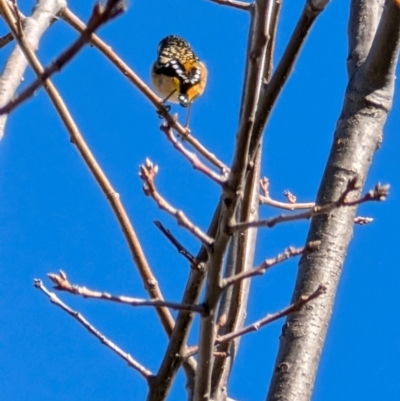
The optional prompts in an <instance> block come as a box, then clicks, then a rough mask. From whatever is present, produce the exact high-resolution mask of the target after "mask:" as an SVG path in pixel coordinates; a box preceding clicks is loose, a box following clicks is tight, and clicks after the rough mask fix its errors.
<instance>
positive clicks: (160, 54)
mask: <svg viewBox="0 0 400 401" xmlns="http://www.w3.org/2000/svg"><path fill="white" fill-rule="evenodd" d="M151 80H152V83H153V86H154V88H155V89H156V91H157V92H158V93H159V95H160V96H162V97H163V98H164V100H163V103H164V102H166V101H167V100H168V101H170V102H172V103H179V104H180V105H181V106H183V107H189V106H191V104H192V102H193V101H194V100H195V99H197V98H198V97H199V96H200V95H202V93H203V92H204V89H205V87H206V83H207V68H206V66H205V65H204V63H202V62H201V61H200V60H199V58H198V57H197V56H196V55H195V54H194V52H193V50H192V48H191V46H190V44H189V43H188V42H187V41H186V40H184V39H182V38H180V37H179V36H176V35H170V36H167V37H165V38H164V39H163V40H162V41H161V42H160V44H159V45H158V49H157V60H156V61H155V63H154V64H153V66H152V69H151Z"/></svg>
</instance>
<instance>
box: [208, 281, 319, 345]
mask: <svg viewBox="0 0 400 401" xmlns="http://www.w3.org/2000/svg"><path fill="white" fill-rule="evenodd" d="M325 292H326V286H325V285H323V284H320V285H319V287H318V288H317V289H316V290H315V291H314V292H313V293H312V294H310V295H301V296H300V297H299V299H298V300H297V301H296V302H294V303H292V304H291V305H290V306H288V307H286V308H284V309H282V310H281V311H279V312H276V313H273V314H270V315H267V316H265V317H264V318H262V319H260V320H258V321H257V322H255V323H252V324H250V325H249V326H246V327H243V329H241V330H239V331H236V332H234V333H229V334H226V335H224V336H221V337H217V339H216V341H215V343H216V344H221V343H223V342H226V341H231V340H233V339H234V338H236V337H240V336H243V335H244V334H247V333H251V332H253V331H257V330H259V329H260V327H263V326H265V325H267V324H269V323H272V322H274V321H275V320H278V319H280V318H282V317H284V316H287V315H289V314H290V313H293V312H297V311H299V310H300V309H301V308H302V307H303V306H304V305H305V304H307V303H308V302H310V301H312V300H313V299H315V298H318V297H319V296H320V295H322V294H325Z"/></svg>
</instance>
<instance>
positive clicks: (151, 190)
mask: <svg viewBox="0 0 400 401" xmlns="http://www.w3.org/2000/svg"><path fill="white" fill-rule="evenodd" d="M157 173H158V166H155V165H154V164H153V163H152V162H151V161H150V160H149V159H146V162H145V164H142V165H141V166H140V171H139V177H140V178H141V179H142V180H143V181H144V184H143V190H144V193H145V195H146V196H150V197H151V198H153V199H154V200H155V202H156V203H157V205H158V207H159V208H160V209H162V210H165V211H166V212H167V213H169V214H170V215H171V216H173V217H174V218H175V219H176V221H177V223H178V224H179V225H180V226H182V227H184V228H186V229H187V230H188V231H190V232H191V233H192V234H193V235H194V236H195V237H196V238H197V239H199V240H200V241H201V242H202V243H203V244H204V245H206V246H212V245H213V243H214V240H213V239H212V238H210V237H209V236H208V235H207V234H206V233H204V232H203V231H201V230H200V228H199V227H197V226H195V225H194V224H193V223H192V222H191V221H190V220H189V219H188V218H187V217H186V216H185V214H184V213H183V212H182V211H181V210H178V209H175V208H174V207H173V206H171V205H170V204H169V203H168V202H167V201H166V200H165V199H164V198H163V197H162V196H161V195H160V194H159V193H158V191H157V189H156V186H155V184H154V178H155V176H156V174H157Z"/></svg>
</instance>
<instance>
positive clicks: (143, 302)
mask: <svg viewBox="0 0 400 401" xmlns="http://www.w3.org/2000/svg"><path fill="white" fill-rule="evenodd" d="M47 276H48V277H49V278H50V280H51V281H52V282H53V283H54V284H55V287H54V288H55V289H56V290H59V291H66V292H69V293H70V294H73V295H81V296H82V297H84V298H94V299H101V300H103V301H112V302H117V303H120V304H125V305H130V306H153V307H166V308H170V309H175V310H184V311H190V312H197V313H200V314H206V310H205V309H204V306H202V305H183V304H179V303H176V302H169V301H163V300H159V299H151V300H148V299H139V298H132V297H127V296H125V295H112V294H109V293H108V292H101V291H94V290H90V289H89V288H86V287H82V286H78V285H75V284H71V283H70V282H69V281H68V278H67V275H66V274H65V272H63V271H62V270H60V273H59V274H54V273H49V274H47Z"/></svg>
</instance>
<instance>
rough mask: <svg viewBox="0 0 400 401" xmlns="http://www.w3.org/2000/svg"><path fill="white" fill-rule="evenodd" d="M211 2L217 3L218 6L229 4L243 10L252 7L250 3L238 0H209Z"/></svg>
mask: <svg viewBox="0 0 400 401" xmlns="http://www.w3.org/2000/svg"><path fill="white" fill-rule="evenodd" d="M209 1H211V2H212V3H217V4H219V5H220V6H229V7H232V8H237V9H239V10H243V11H249V10H250V8H251V7H253V4H252V3H245V2H244V1H238V0H209Z"/></svg>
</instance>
